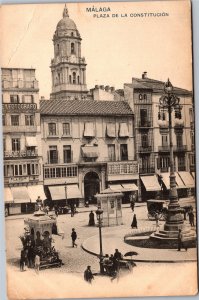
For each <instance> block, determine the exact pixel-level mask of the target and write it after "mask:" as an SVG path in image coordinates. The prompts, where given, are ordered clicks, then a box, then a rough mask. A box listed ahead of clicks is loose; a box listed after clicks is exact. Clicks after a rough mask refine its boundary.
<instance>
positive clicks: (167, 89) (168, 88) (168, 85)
mask: <svg viewBox="0 0 199 300" xmlns="http://www.w3.org/2000/svg"><path fill="white" fill-rule="evenodd" d="M164 90H165V92H166V93H171V92H172V91H173V85H172V84H171V81H170V80H169V78H168V80H167V82H166V83H165V85H164Z"/></svg>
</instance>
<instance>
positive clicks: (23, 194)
mask: <svg viewBox="0 0 199 300" xmlns="http://www.w3.org/2000/svg"><path fill="white" fill-rule="evenodd" d="M11 191H12V195H13V200H14V203H28V202H30V196H29V194H28V189H27V187H25V186H17V187H12V188H11Z"/></svg>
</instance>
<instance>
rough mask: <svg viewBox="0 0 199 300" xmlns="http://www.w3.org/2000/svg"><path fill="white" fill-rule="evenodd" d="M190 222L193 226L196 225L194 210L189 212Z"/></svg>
mask: <svg viewBox="0 0 199 300" xmlns="http://www.w3.org/2000/svg"><path fill="white" fill-rule="evenodd" d="M189 223H190V225H191V227H194V213H193V211H192V210H191V211H190V212H189Z"/></svg>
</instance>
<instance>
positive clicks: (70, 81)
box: [69, 75, 72, 83]
mask: <svg viewBox="0 0 199 300" xmlns="http://www.w3.org/2000/svg"><path fill="white" fill-rule="evenodd" d="M69 83H72V80H71V75H69Z"/></svg>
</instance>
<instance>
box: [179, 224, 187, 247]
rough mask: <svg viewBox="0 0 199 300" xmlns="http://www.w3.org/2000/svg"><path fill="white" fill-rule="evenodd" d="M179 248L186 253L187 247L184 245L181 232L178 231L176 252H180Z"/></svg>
mask: <svg viewBox="0 0 199 300" xmlns="http://www.w3.org/2000/svg"><path fill="white" fill-rule="evenodd" d="M181 248H184V249H185V250H186V251H187V247H186V246H185V245H184V241H183V234H182V230H181V229H179V231H178V251H181Z"/></svg>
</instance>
